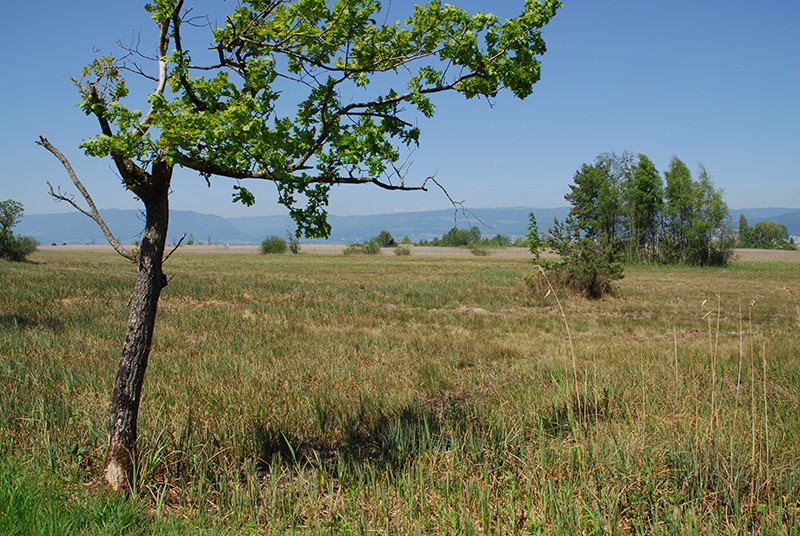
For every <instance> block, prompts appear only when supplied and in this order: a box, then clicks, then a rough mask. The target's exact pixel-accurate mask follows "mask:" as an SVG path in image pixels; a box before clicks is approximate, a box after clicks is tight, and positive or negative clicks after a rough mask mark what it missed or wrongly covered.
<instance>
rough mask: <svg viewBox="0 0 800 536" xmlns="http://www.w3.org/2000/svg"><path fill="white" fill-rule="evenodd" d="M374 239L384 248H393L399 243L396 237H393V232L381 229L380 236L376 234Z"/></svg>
mask: <svg viewBox="0 0 800 536" xmlns="http://www.w3.org/2000/svg"><path fill="white" fill-rule="evenodd" d="M372 240H374V241H375V243H377V244H378V246H379V247H382V248H392V247H394V246H395V245H396V244H397V242H395V240H394V237H392V234H391V233H390V232H389V231H381V232H380V233H378V236H376V237H375V238H373V239H372Z"/></svg>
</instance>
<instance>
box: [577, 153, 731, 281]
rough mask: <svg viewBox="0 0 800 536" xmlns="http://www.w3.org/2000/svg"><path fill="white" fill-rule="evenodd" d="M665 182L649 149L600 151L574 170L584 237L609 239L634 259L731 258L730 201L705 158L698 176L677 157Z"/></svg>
mask: <svg viewBox="0 0 800 536" xmlns="http://www.w3.org/2000/svg"><path fill="white" fill-rule="evenodd" d="M664 176H665V178H666V187H664V184H663V182H662V179H661V177H660V175H659V174H658V171H657V170H656V168H655V166H654V165H653V162H652V161H651V160H650V159H649V158H648V157H647V156H646V155H644V154H639V155H638V157H637V158H634V157H633V155H631V154H630V153H624V154H622V155H621V156H617V155H615V154H613V153H604V154H601V155H599V156H598V157H597V158H596V160H595V163H594V164H592V165H588V164H583V165H582V166H581V168H580V169H579V170H578V171H577V172H576V174H575V176H574V184H572V185H570V190H571V191H570V193H568V194H567V195H566V196H565V198H566V199H567V200H568V201H570V203H571V205H572V206H571V208H570V216H571V217H572V225H574V226H575V228H576V232H577V238H582V237H587V238H590V239H592V240H594V241H595V242H598V243H600V242H602V243H604V244H606V247H609V248H611V249H612V250H613V252H614V255H615V256H618V257H620V258H621V257H622V256H623V255H627V258H629V259H635V260H640V261H641V260H644V261H653V262H667V263H682V264H694V265H704V266H725V265H727V264H728V262H729V261H730V259H731V256H732V252H733V250H732V248H733V243H734V241H733V236H732V231H731V230H730V229H729V227H728V226H727V225H726V223H725V221H726V219H727V216H728V206H727V205H726V204H725V202H724V201H723V200H722V192H721V191H720V190H718V189H716V188H714V184H713V181H712V180H711V177H710V175H709V174H708V172H707V171H706V169H705V168H704V167H703V166H702V164H701V165H700V173H699V178H698V180H697V181H695V180H693V179H692V176H691V173H690V172H689V169H688V168H687V167H686V165H685V164H684V163H683V162H682V161H680V160H679V159H678V158H677V157H673V158H672V161H671V162H670V167H669V170H668V171H666V172H665V173H664Z"/></svg>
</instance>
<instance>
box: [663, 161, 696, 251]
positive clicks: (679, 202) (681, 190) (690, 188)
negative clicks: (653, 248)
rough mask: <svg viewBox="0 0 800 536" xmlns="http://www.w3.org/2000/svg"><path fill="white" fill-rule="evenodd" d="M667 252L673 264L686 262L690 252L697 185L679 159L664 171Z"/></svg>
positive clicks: (665, 245) (665, 247) (670, 163)
mask: <svg viewBox="0 0 800 536" xmlns="http://www.w3.org/2000/svg"><path fill="white" fill-rule="evenodd" d="M664 178H665V180H666V188H665V189H664V194H665V195H664V239H665V240H664V244H663V245H664V250H665V253H666V256H667V259H668V260H670V261H672V262H685V261H686V252H687V250H688V237H687V231H688V229H689V227H690V226H691V221H692V213H693V212H694V204H695V202H696V200H695V198H694V196H695V193H696V192H695V188H694V182H693V181H692V173H691V171H689V168H688V167H687V166H686V164H684V163H683V162H682V161H681V160H680V159H679V158H678V157H677V156H673V157H672V159H671V160H670V162H669V169H668V170H667V171H665V172H664Z"/></svg>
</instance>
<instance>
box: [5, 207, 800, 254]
mask: <svg viewBox="0 0 800 536" xmlns="http://www.w3.org/2000/svg"><path fill="white" fill-rule="evenodd" d="M531 211H533V212H534V213H535V214H536V219H537V221H538V223H539V229H540V230H541V231H542V232H544V231H546V230H547V229H549V228H550V226H551V225H552V223H553V218H559V219H563V218H564V216H566V214H567V211H568V208H567V207H559V208H532V207H509V208H479V209H472V210H470V211H468V212H461V211H458V212H457V213H456V212H455V211H454V210H452V209H446V210H432V211H425V212H400V213H394V214H375V215H366V216H337V215H330V216H329V217H328V220H329V222H330V224H331V227H332V231H331V237H330V239H328V240H315V241H313V242H327V243H334V244H346V243H350V242H357V241H361V240H366V239H368V238H370V237H372V236H375V235H376V234H378V233H379V232H380V231H381V230H384V229H385V230H387V231H389V232H390V233H392V235H393V236H394V237H395V238H397V239H398V240H399V239H400V238H402V237H404V236H408V237H409V238H411V239H412V240H414V241H416V240H420V239H423V238H424V239H430V238H433V237H436V236H441V235H442V234H444V233H446V232H447V231H449V230H450V229H451V228H452V227H453V226H454V225H458V226H459V227H471V226H473V225H475V226H477V227H478V228H480V230H481V232H482V233H483V234H484V235H485V236H493V235H495V234H505V235H509V236H512V237H514V236H521V235H524V234H525V233H526V228H527V225H528V213H529V212H531ZM101 212H102V214H103V217H104V218H105V220H106V223H108V226H109V227H110V228H111V230H112V231H113V232H114V233H115V234H116V236H117V237H118V238H119V239H120V240H121V241H123V242H125V243H132V242H135V241H137V240H138V239H139V236H140V234H141V231H142V227H143V222H144V218H143V216H142V214H141V213H140V212H138V211H136V210H117V209H111V210H103V211H101ZM740 214H744V215H745V216H746V217H747V219H748V221H749V223H750V225H751V226H752V225H754V224H756V223H758V222H759V221H762V220H765V219H768V220H771V221H775V222H777V223H780V224H782V225H786V227H787V228H788V229H789V233H790V234H792V235H800V210H798V209H792V208H751V209H735V210H731V215H730V222H731V225H733V226H734V228H736V225H737V224H738V221H739V215H740ZM294 228H295V226H294V223H293V222H292V221H291V218H289V216H288V215H283V216H246V217H236V218H223V217H221V216H216V215H213V214H201V213H198V212H191V211H180V210H176V211H173V212H172V213H171V214H170V236H169V240H170V241H171V242H176V241H177V240H178V239H179V238H180V237H181V235H182V234H183V233H186V234H187V235H189V234H191V235H192V237H193V238H194V241H195V243H203V244H206V243H210V244H258V243H260V242H261V241H262V240H263V239H264V238H265V237H266V236H269V235H279V236H284V235H285V234H286V232H287V231H291V232H293V231H294ZM16 232H17V233H19V234H23V235H30V236H33V237H34V238H36V239H37V240H38V241H39V242H40V243H41V244H44V245H47V244H53V243H55V244H63V243H67V244H102V243H105V238H104V237H103V234H102V232H100V229H98V228H97V225H95V223H94V222H93V221H91V220H90V219H89V218H87V217H86V216H84V215H83V214H79V213H77V212H66V213H59V214H35V215H26V216H24V217H23V218H22V221H21V222H20V224H19V225H18V226H17V228H16Z"/></svg>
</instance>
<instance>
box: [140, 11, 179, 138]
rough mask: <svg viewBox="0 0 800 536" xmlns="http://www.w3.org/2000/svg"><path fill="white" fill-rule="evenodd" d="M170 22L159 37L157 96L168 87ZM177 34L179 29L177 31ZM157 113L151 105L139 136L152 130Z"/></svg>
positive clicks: (164, 23) (163, 26)
mask: <svg viewBox="0 0 800 536" xmlns="http://www.w3.org/2000/svg"><path fill="white" fill-rule="evenodd" d="M182 4H183V0H181V1H179V2H178V5H177V7H176V8H175V10H176V11H177V10H179V9H180V6H181V5H182ZM169 22H170V21H169V20H165V21H164V22H162V23H161V31H160V33H159V36H158V85H156V90H155V94H156V95H163V94H164V89H165V88H166V87H167V51H168V49H169ZM175 33H176V34H177V29H176V30H175ZM154 113H155V111H154V109H153V105H152V104H151V105H150V109H149V110H148V111H147V114H146V115H145V116H144V119H142V121H141V123H140V124H139V130H138V132H137V133H138V134H139V136H144V135H145V133H146V132H147V131H148V129H149V128H150V122H151V121H152V120H153V114H154Z"/></svg>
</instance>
